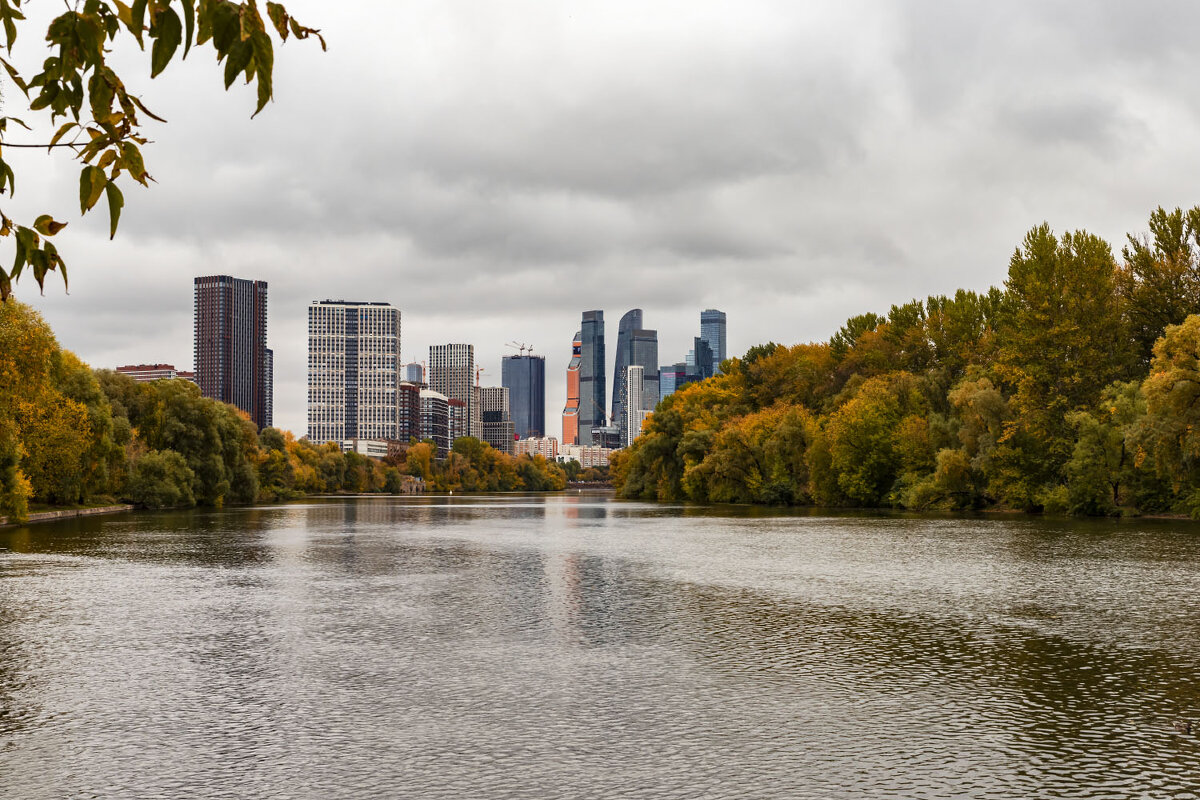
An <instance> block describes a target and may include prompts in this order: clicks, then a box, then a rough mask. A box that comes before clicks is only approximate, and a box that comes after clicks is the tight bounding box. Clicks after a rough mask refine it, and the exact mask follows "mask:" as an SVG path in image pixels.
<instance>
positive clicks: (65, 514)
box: [0, 505, 133, 526]
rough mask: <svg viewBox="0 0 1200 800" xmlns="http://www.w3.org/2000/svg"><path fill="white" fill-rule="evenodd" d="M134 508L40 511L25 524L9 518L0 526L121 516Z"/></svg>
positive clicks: (108, 507)
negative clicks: (111, 515) (97, 516)
mask: <svg viewBox="0 0 1200 800" xmlns="http://www.w3.org/2000/svg"><path fill="white" fill-rule="evenodd" d="M132 510H133V506H130V505H119V506H99V507H97V508H64V509H63V510H61V511H38V512H36V513H33V514H30V515H29V519H28V520H27V521H25V522H9V521H8V517H0V526H5V525H32V524H33V523H35V522H50V521H52V520H58V519H71V518H73V517H94V516H96V515H98V514H120V513H121V512H122V511H132Z"/></svg>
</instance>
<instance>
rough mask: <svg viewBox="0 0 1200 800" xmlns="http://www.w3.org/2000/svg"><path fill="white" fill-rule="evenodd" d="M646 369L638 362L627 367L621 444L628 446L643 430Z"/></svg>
mask: <svg viewBox="0 0 1200 800" xmlns="http://www.w3.org/2000/svg"><path fill="white" fill-rule="evenodd" d="M644 376H645V369H644V368H643V367H642V366H640V365H638V364H631V365H629V366H628V367H626V368H625V381H624V383H625V404H624V405H625V419H624V420H623V424H622V425H621V446H622V447H628V446H629V445H630V444H631V443H632V442H633V440H634V439H636V438H637V435H638V434H639V433H641V432H642V387H643V383H644V380H643V379H644Z"/></svg>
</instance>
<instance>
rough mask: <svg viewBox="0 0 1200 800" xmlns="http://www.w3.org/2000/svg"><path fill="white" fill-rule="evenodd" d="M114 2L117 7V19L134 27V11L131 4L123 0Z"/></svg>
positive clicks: (114, 0) (127, 25) (113, 0)
mask: <svg viewBox="0 0 1200 800" xmlns="http://www.w3.org/2000/svg"><path fill="white" fill-rule="evenodd" d="M112 3H113V5H114V6H116V7H117V19H119V20H121V22H123V23H125V27H126V28H132V27H133V12H132V11H131V10H130V8H129V6H128V5H126V4H125V3H122V2H121V0H112Z"/></svg>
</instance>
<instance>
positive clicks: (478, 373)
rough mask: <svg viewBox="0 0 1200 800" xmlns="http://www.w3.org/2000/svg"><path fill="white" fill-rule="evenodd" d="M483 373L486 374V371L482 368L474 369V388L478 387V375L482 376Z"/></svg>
mask: <svg viewBox="0 0 1200 800" xmlns="http://www.w3.org/2000/svg"><path fill="white" fill-rule="evenodd" d="M485 372H487V370H486V369H484V368H483V367H476V368H475V385H476V386H478V385H479V376H480V375H482V374H483V373H485Z"/></svg>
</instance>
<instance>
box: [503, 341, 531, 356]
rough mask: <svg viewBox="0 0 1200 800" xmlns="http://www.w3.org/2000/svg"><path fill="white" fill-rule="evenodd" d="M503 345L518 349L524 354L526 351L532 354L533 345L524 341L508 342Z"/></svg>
mask: <svg viewBox="0 0 1200 800" xmlns="http://www.w3.org/2000/svg"><path fill="white" fill-rule="evenodd" d="M504 346H505V347H511V348H512V349H514V350H518V351H520V353H521V355H525V353H526V352H528V353H529V355H533V345H531V344H525V343H524V342H508V343H507V344H506V345H504Z"/></svg>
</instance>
